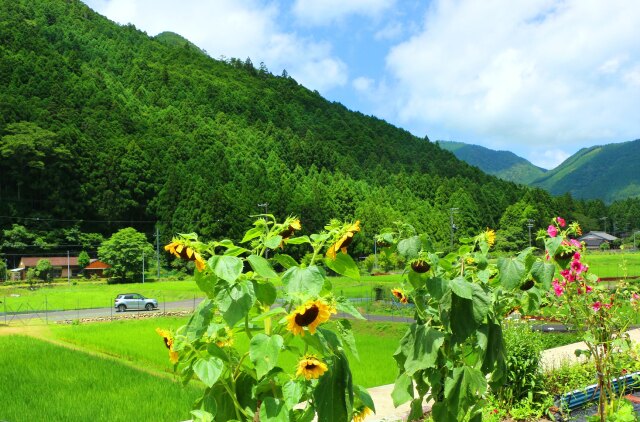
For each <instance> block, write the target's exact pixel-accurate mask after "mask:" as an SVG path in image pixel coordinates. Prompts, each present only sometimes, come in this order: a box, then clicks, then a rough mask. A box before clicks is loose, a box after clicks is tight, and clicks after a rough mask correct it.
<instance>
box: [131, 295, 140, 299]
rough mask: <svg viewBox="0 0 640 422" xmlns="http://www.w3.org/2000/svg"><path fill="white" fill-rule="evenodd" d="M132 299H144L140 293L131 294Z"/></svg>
mask: <svg viewBox="0 0 640 422" xmlns="http://www.w3.org/2000/svg"><path fill="white" fill-rule="evenodd" d="M131 298H132V299H142V296H140V295H131Z"/></svg>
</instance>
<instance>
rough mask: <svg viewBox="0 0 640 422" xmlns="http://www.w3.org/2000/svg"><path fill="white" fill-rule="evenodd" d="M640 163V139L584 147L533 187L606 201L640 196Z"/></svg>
mask: <svg viewBox="0 0 640 422" xmlns="http://www.w3.org/2000/svg"><path fill="white" fill-rule="evenodd" d="M639 163H640V139H636V140H635V141H629V142H622V143H616V144H607V145H598V146H594V147H591V148H583V149H581V150H580V151H578V152H577V153H575V154H574V155H572V156H571V157H569V158H567V159H566V160H565V161H564V162H563V163H562V164H560V165H559V166H558V167H556V168H555V169H553V170H550V171H549V172H547V173H546V174H545V175H543V176H542V177H540V178H539V179H537V180H535V181H534V182H533V183H532V185H533V186H539V187H541V188H544V189H546V190H548V191H549V192H551V193H553V194H557V195H558V194H563V193H565V192H569V193H571V195H572V196H574V197H575V198H582V199H595V198H599V199H602V200H604V201H605V202H613V201H615V200H618V199H625V198H633V197H640V164H639Z"/></svg>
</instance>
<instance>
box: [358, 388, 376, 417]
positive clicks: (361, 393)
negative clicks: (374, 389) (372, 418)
mask: <svg viewBox="0 0 640 422" xmlns="http://www.w3.org/2000/svg"><path fill="white" fill-rule="evenodd" d="M353 392H354V394H355V395H356V397H357V398H358V399H359V400H360V401H361V402H362V404H364V405H365V406H367V407H368V408H369V409H371V410H373V412H374V413H375V411H376V406H375V404H374V403H373V399H372V398H371V394H369V392H368V391H367V389H366V388H364V387H362V386H360V385H354V386H353Z"/></svg>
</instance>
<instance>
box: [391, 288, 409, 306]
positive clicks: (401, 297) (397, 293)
mask: <svg viewBox="0 0 640 422" xmlns="http://www.w3.org/2000/svg"><path fill="white" fill-rule="evenodd" d="M391 293H392V294H393V295H394V296H395V297H396V299H398V301H399V302H400V303H405V304H406V303H409V299H408V298H407V295H405V294H404V292H403V291H402V290H400V289H391Z"/></svg>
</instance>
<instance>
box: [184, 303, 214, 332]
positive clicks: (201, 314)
mask: <svg viewBox="0 0 640 422" xmlns="http://www.w3.org/2000/svg"><path fill="white" fill-rule="evenodd" d="M211 318H213V302H212V301H211V300H209V299H204V300H203V301H202V302H200V303H199V304H198V307H197V308H196V309H195V310H194V311H193V314H192V315H191V317H190V318H189V322H187V326H186V329H185V336H186V337H187V340H189V341H191V342H192V341H195V340H197V339H199V338H200V337H202V335H203V334H204V333H205V332H206V331H207V328H208V326H209V323H210V322H211Z"/></svg>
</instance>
